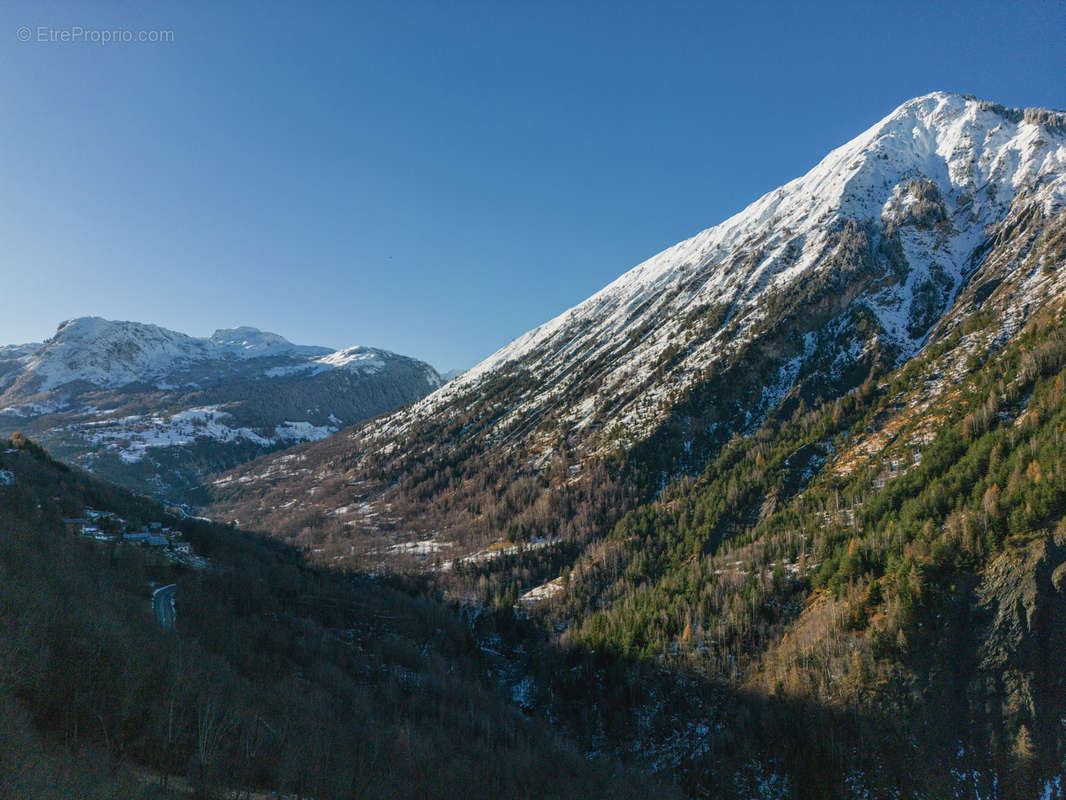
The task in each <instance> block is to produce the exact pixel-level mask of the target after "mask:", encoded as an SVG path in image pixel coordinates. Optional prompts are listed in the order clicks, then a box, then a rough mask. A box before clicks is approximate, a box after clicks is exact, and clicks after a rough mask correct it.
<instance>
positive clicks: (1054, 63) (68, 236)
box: [0, 2, 1066, 369]
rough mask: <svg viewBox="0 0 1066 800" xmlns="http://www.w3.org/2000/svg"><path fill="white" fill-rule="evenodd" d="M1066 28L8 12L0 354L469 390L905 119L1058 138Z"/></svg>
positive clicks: (153, 9) (384, 10) (330, 7)
mask: <svg viewBox="0 0 1066 800" xmlns="http://www.w3.org/2000/svg"><path fill="white" fill-rule="evenodd" d="M1064 8H1066V6H1064V5H1063V4H1062V3H1060V2H1040V3H1007V2H1003V3H986V2H966V3H954V4H952V3H948V4H942V3H929V2H922V3H884V2H879V3H869V4H864V3H852V2H849V3H838V4H820V5H811V4H807V3H795V2H787V3H758V2H756V3H747V2H745V3H735V2H730V3H721V4H712V3H687V4H676V5H674V4H669V3H660V2H656V3H651V2H648V3H615V2H610V3H608V2H601V3H584V2H564V3H551V2H548V3H545V2H535V3H534V2H525V3H502V2H494V3H411V2H388V3H384V2H383V3H376V4H362V5H353V4H347V3H346V4H335V5H334V4H326V3H305V4H301V5H297V4H295V3H293V4H288V5H283V4H281V3H267V2H257V3H248V4H244V5H241V4H229V3H219V2H213V3H193V2H189V3H185V2H183V3H166V4H164V3H159V4H153V3H133V2H128V3H121V4H117V3H116V4H111V5H108V4H106V3H94V4H91V5H90V4H87V3H70V4H59V3H43V4H42V3H25V4H17V3H5V4H4V5H3V7H2V8H0V58H2V64H0V67H2V68H0V107H2V109H3V124H2V125H0V259H2V260H0V265H2V266H0V276H2V277H0V289H2V292H3V300H4V302H3V311H2V312H0V342H3V343H9V342H21V341H27V340H40V339H43V338H46V337H48V336H50V335H51V334H52V333H53V332H54V330H55V326H56V324H57V323H58V322H59V321H60V320H62V319H66V318H69V317H72V316H80V315H86V314H96V315H100V316H104V317H108V318H112V319H134V320H139V321H145V322H155V323H158V324H161V325H164V326H166V327H170V328H174V329H177V330H182V331H186V332H188V333H192V334H195V335H208V334H210V333H211V332H212V331H213V330H214V329H215V328H218V327H231V326H235V325H240V324H245V325H254V326H256V327H260V328H263V329H266V330H273V331H276V332H278V333H281V334H283V335H285V336H287V337H288V338H290V339H292V340H294V341H297V342H300V343H307V344H324V345H330V346H335V347H339V346H344V345H349V344H369V345H375V346H379V347H385V348H388V349H391V350H396V351H398V352H401V353H406V354H410V355H415V356H418V357H421V358H425V359H427V360H428V361H430V362H431V363H433V364H434V365H435V366H437V367H439V368H441V369H448V368H453V367H468V366H472V365H473V364H474V363H476V362H477V361H479V360H480V359H481V358H483V357H484V356H486V355H488V354H489V353H491V352H492V351H494V350H495V349H497V348H498V347H500V346H502V345H504V344H506V343H507V342H508V341H509V340H511V339H512V338H514V337H515V336H517V335H519V334H521V333H523V332H524V331H526V330H527V329H529V328H532V327H534V326H536V325H538V324H540V323H541V322H543V321H545V320H547V319H549V318H550V317H552V316H554V315H556V314H558V313H559V312H561V311H563V310H565V309H566V308H568V307H569V306H571V305H573V304H575V303H577V302H580V301H581V300H583V299H584V298H585V297H587V296H588V295H590V294H592V293H593V292H595V291H596V290H597V289H599V288H601V287H602V286H603V285H605V284H606V283H608V282H609V281H611V280H612V279H614V278H615V277H617V276H618V275H619V274H621V273H622V272H624V271H625V270H627V269H628V268H630V267H631V266H633V265H635V264H637V263H638V262H640V261H642V260H643V259H645V258H647V257H648V256H650V255H652V254H654V253H656V252H658V251H659V250H661V249H663V248H665V247H667V246H669V245H671V244H672V243H674V242H675V241H677V240H680V239H682V238H685V237H687V236H690V235H692V234H694V233H696V232H698V231H700V230H702V229H703V228H706V227H708V226H710V225H713V224H715V223H717V222H719V221H721V220H722V219H724V218H725V217H727V216H728V215H730V214H732V213H734V212H736V211H738V210H740V209H741V208H743V207H744V206H745V205H747V204H748V203H749V202H751V201H752V200H754V199H755V198H756V197H758V196H759V195H760V194H762V193H763V192H766V191H768V190H770V189H773V188H774V187H776V186H778V185H780V184H781V183H784V182H785V181H787V180H789V179H791V178H794V177H796V176H797V175H800V174H802V173H803V172H805V171H806V170H807V169H809V168H810V167H811V166H813V165H814V164H815V163H816V162H817V161H818V160H819V159H820V158H821V157H822V156H823V155H824V154H825V153H826V152H827V151H828V150H830V149H831V148H833V147H835V146H837V145H839V144H842V143H843V142H845V141H847V140H848V139H850V138H852V137H853V136H855V135H857V134H858V133H859V132H861V131H862V130H863V129H865V128H866V127H868V126H869V125H871V124H873V123H874V122H876V121H877V120H878V119H880V118H881V117H883V116H885V115H886V114H888V113H889V112H890V111H892V109H893V108H895V107H896V106H897V105H899V104H900V103H902V102H904V101H906V100H907V99H909V98H911V97H914V96H916V95H920V94H924V93H926V92H929V91H933V90H936V89H944V90H949V91H958V92H965V93H971V94H976V95H979V96H982V97H986V98H988V99H991V100H995V101H997V102H1000V103H1004V104H1006V105H1012V106H1031V105H1039V106H1051V107H1057V108H1063V107H1066V48H1064V44H1063V42H1064V33H1066V12H1064ZM20 26H28V27H29V28H30V29H31V30H32V31H33V39H36V37H37V35H38V28H46V29H47V28H50V29H52V30H54V31H59V32H61V31H63V30H67V29H70V28H72V27H73V26H81V27H82V28H83V29H85V30H89V29H109V30H111V29H125V30H130V31H133V32H136V31H139V30H160V29H161V30H170V31H173V42H171V43H136V42H134V43H128V44H121V43H119V44H110V45H102V44H96V43H91V42H67V43H64V42H39V41H35V40H31V41H30V42H25V43H24V42H20V41H19V40H18V29H19V27H20Z"/></svg>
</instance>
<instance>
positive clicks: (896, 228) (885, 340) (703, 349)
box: [378, 92, 1066, 436]
mask: <svg viewBox="0 0 1066 800" xmlns="http://www.w3.org/2000/svg"><path fill="white" fill-rule="evenodd" d="M1064 120H1066V116H1064V115H1063V114H1061V113H1057V112H1049V111H1043V110H1027V111H1018V110H1012V109H1005V108H1002V107H1000V106H995V105H992V104H989V103H986V102H983V101H980V100H977V99H974V98H970V97H963V96H959V95H953V94H946V93H942V92H938V93H933V94H930V95H926V96H924V97H919V98H916V99H915V100H912V101H910V102H908V103H905V104H904V105H903V106H901V107H900V108H898V109H896V110H895V111H894V112H893V113H892V114H890V115H889V116H887V117H885V118H884V119H883V120H881V121H880V122H878V123H877V124H876V125H874V126H873V127H871V128H870V129H869V130H867V131H866V132H865V133H863V134H861V135H860V136H858V137H856V138H855V139H854V140H852V141H851V142H849V143H847V144H845V145H844V146H842V147H840V148H837V149H836V150H834V151H832V152H831V153H830V154H829V155H827V156H826V157H825V158H824V159H823V160H822V161H821V162H820V163H819V164H818V165H817V166H815V167H814V168H813V169H812V170H811V171H810V172H808V173H807V174H806V175H804V176H803V177H801V178H797V179H796V180H793V181H791V182H789V183H787V184H785V185H784V186H782V187H780V188H778V189H775V190H774V191H772V192H769V193H768V194H766V195H764V196H763V197H761V198H759V199H758V200H756V201H755V202H754V203H752V204H751V205H750V206H748V207H747V208H746V209H744V210H743V211H741V212H740V213H739V214H736V215H735V216H733V217H731V218H729V219H727V220H726V221H724V222H722V223H721V224H719V225H716V226H715V227H713V228H709V229H707V230H705V231H703V232H702V233H699V234H697V235H696V236H693V237H692V238H690V239H687V240H685V241H683V242H680V243H678V244H676V245H674V246H673V247H670V248H668V249H666V250H664V251H663V252H661V253H659V254H658V255H656V256H654V257H652V258H650V259H648V260H647V261H645V262H644V263H642V264H639V265H638V266H636V267H635V268H633V269H632V270H630V271H629V272H627V273H625V274H624V275H622V276H621V277H620V278H618V279H617V280H616V281H614V282H613V283H611V284H610V285H608V286H607V287H605V288H604V289H603V290H601V291H600V292H598V293H596V294H595V295H593V296H592V297H590V298H589V299H588V300H586V301H584V302H583V303H581V304H579V305H577V306H575V307H574V308H572V309H570V310H569V311H566V312H565V313H563V314H561V315H559V316H558V317H556V318H555V319H553V320H551V321H549V322H547V323H545V324H544V325H541V326H540V327H538V328H536V329H534V330H532V331H530V332H529V333H527V334H525V335H523V336H521V337H519V338H518V339H516V340H515V341H513V342H511V343H510V344H509V345H507V346H506V347H503V348H501V349H500V350H499V351H497V352H496V353H494V354H493V355H492V356H490V357H489V358H487V359H486V360H485V361H483V362H482V363H481V364H479V365H478V366H476V367H474V368H473V369H471V370H469V371H468V372H466V373H464V374H463V375H462V376H460V377H458V378H457V379H455V380H453V381H451V382H449V383H447V384H446V385H445V386H444V387H442V388H441V389H440V390H438V391H437V392H435V393H434V394H432V395H430V396H428V397H427V398H425V399H424V400H423V401H422V402H421V403H419V404H417V405H416V406H415V407H414V408H413V409H411V410H408V411H404V412H401V413H400V414H398V415H396V416H395V417H393V418H391V419H389V420H386V421H383V422H382V424H381V426H380V428H379V429H378V430H379V432H381V433H383V434H385V435H393V434H395V433H397V432H402V431H403V430H406V429H407V428H408V426H409V424H410V423H411V422H412V421H415V420H418V419H420V418H424V417H425V416H427V415H431V414H434V413H437V412H439V411H440V410H441V409H443V408H445V407H447V406H448V405H449V403H451V402H452V401H454V400H455V399H456V398H459V397H462V396H463V395H465V394H468V393H469V392H471V391H476V388H477V387H478V386H479V384H481V383H482V382H483V381H484V380H485V379H486V378H488V377H489V376H492V375H493V374H496V373H498V372H499V371H500V370H501V369H503V368H505V366H507V365H518V366H520V367H521V368H522V369H525V370H528V371H530V372H531V373H532V374H533V376H534V377H535V379H536V380H537V381H538V382H540V384H541V385H540V388H539V389H537V390H534V391H533V392H530V393H528V394H526V395H525V396H524V397H523V398H522V402H520V403H519V404H518V405H516V406H515V407H514V408H513V409H512V410H511V412H510V413H509V414H508V415H505V416H504V417H503V418H501V420H500V422H499V427H500V428H505V427H507V425H508V423H509V421H513V420H514V419H517V418H519V417H521V416H522V415H528V414H530V413H535V412H539V411H540V410H541V409H542V408H543V407H544V405H545V403H550V402H552V398H561V397H563V396H568V403H569V404H570V405H571V408H570V409H569V410H568V412H567V413H565V414H564V416H565V418H566V421H567V422H568V423H570V424H574V425H576V426H577V427H578V428H579V429H580V428H582V427H585V426H589V425H590V424H592V423H594V422H596V421H602V420H598V418H597V414H595V413H594V406H595V398H594V397H593V395H604V394H606V395H613V396H625V395H626V394H628V393H631V392H634V391H635V392H637V393H638V394H639V396H638V397H636V398H634V399H633V400H632V401H630V402H627V403H626V405H625V407H624V408H622V409H618V410H616V411H615V412H614V413H613V415H612V419H611V420H607V422H609V423H610V422H612V421H613V422H616V423H618V424H619V425H621V426H622V427H624V428H626V429H627V430H631V431H633V432H635V433H636V434H637V435H638V436H639V434H640V433H641V432H646V431H647V429H648V426H649V425H650V424H652V423H653V422H654V420H655V419H656V418H657V415H656V413H655V409H656V407H657V406H659V405H661V403H662V401H664V400H665V399H667V398H668V396H669V395H670V394H671V393H674V394H676V391H677V390H678V389H679V388H680V387H683V386H685V385H687V384H689V383H690V382H691V381H693V380H694V379H695V378H696V377H697V376H698V375H700V374H701V373H702V371H704V370H706V369H707V368H708V367H709V366H711V365H713V364H715V363H720V362H723V361H726V360H728V359H729V357H730V355H731V354H734V353H735V352H736V351H737V350H738V349H739V348H740V347H742V346H743V345H744V344H745V343H747V342H748V341H749V340H750V339H751V338H752V336H753V335H755V332H756V331H758V330H759V329H760V328H764V327H765V326H766V325H767V323H768V322H773V320H767V319H766V309H767V308H768V307H769V305H770V303H769V300H770V298H771V297H773V296H775V295H777V296H781V295H782V294H783V293H787V292H788V291H789V290H793V291H795V290H797V287H801V286H802V285H803V283H804V282H807V281H811V280H812V278H813V277H814V276H815V275H818V274H819V273H825V272H828V271H832V270H839V269H840V268H841V267H842V266H844V267H854V266H856V265H859V266H861V267H863V268H864V269H866V270H867V271H879V270H880V271H887V272H889V273H891V277H890V278H889V279H882V280H879V281H871V282H870V285H868V286H865V287H863V290H862V294H863V296H862V298H861V300H862V302H863V304H864V306H865V307H866V308H868V309H869V310H870V311H872V312H873V314H874V315H875V316H876V319H877V322H878V324H879V326H880V329H881V330H880V331H879V333H878V341H879V342H880V344H881V345H882V346H889V345H890V346H893V347H894V348H895V349H896V352H897V354H898V356H899V357H905V356H907V355H909V354H912V353H913V352H915V351H916V350H917V349H918V348H919V347H920V346H921V344H922V343H923V342H924V340H925V337H926V336H927V334H928V332H929V330H930V329H931V327H932V326H933V325H934V324H935V323H936V321H937V320H938V318H939V314H940V313H942V312H943V311H944V310H945V309H946V308H947V307H948V306H949V305H950V301H951V299H952V298H953V297H954V295H955V294H956V292H957V291H958V289H959V287H960V285H961V283H962V281H963V279H964V277H965V276H966V275H967V274H968V273H969V271H970V270H971V269H972V268H973V266H974V256H975V252H976V251H977V250H978V248H979V247H980V246H981V245H982V244H983V243H984V242H985V241H986V239H987V238H988V235H989V232H990V230H991V229H992V227H993V226H994V225H995V224H997V223H998V222H1000V221H1002V220H1003V219H1004V218H1005V217H1006V216H1007V214H1008V212H1009V211H1010V209H1011V208H1012V206H1014V205H1016V204H1018V205H1021V204H1024V205H1025V206H1026V207H1029V208H1034V209H1037V210H1038V211H1039V212H1040V213H1042V214H1045V215H1051V214H1053V213H1055V212H1056V210H1057V209H1060V208H1061V207H1062V206H1063V203H1064V199H1066V133H1064ZM849 223H852V228H851V229H850V230H851V231H852V234H853V235H852V236H851V239H855V238H857V237H859V236H860V235H861V237H862V238H863V239H864V240H865V241H864V242H861V243H857V242H855V241H849V240H848V237H847V236H846V235H845V234H847V232H848V230H849V229H848V224H849ZM859 249H861V250H862V252H850V251H851V250H859ZM864 261H869V262H870V263H864ZM847 262H851V263H847ZM849 299H851V298H849ZM701 309H707V310H713V311H717V312H718V315H717V316H716V315H715V314H711V316H714V317H715V320H714V321H715V325H714V326H713V329H710V330H702V331H699V332H697V334H696V335H690V332H689V331H686V325H689V326H691V324H692V320H691V318H690V315H692V314H693V312H698V311H699V310H701ZM727 323H732V324H731V325H730V324H727ZM801 333H803V334H818V333H819V332H818V331H811V330H805V331H802V332H801ZM817 344H818V341H816V338H808V340H807V341H806V342H805V345H806V350H807V351H808V352H807V353H806V355H810V351H811V350H812V349H813V348H814V347H815V346H816V345H817ZM868 345H869V343H864V344H863V346H864V347H866V346H868ZM668 348H681V350H682V352H681V354H680V355H676V356H674V357H673V358H668V359H666V360H668V361H672V362H675V363H671V364H670V366H669V370H668V371H669V373H670V376H671V377H670V379H669V380H660V381H658V382H657V383H656V384H655V385H648V382H647V380H646V379H647V376H648V374H649V373H650V372H651V371H653V370H654V369H655V368H656V367H657V366H658V365H659V364H661V363H662V362H663V355H664V353H666V352H667V351H668ZM792 355H793V356H795V357H798V358H800V359H801V360H802V359H803V357H804V352H803V350H799V351H797V352H795V353H794V354H792ZM845 355H847V354H845ZM850 355H851V356H854V355H855V354H854V353H851V354H850ZM600 361H602V362H603V365H602V369H601V371H600V372H599V373H598V374H597V375H596V381H595V384H587V385H582V386H578V385H577V375H578V373H583V370H582V367H583V366H584V365H586V364H588V363H590V362H594V363H598V362H600ZM799 366H800V365H799V364H798V363H796V364H792V365H791V367H789V369H791V370H792V371H793V373H795V372H796V370H797V369H798V367H799ZM586 377H587V376H586ZM779 377H780V381H779V385H777V386H775V387H769V388H771V389H772V391H771V392H770V394H772V395H773V396H775V397H779V396H780V394H781V393H783V392H784V391H787V390H788V388H789V387H790V386H791V385H792V383H793V381H794V380H795V378H796V375H795V374H789V373H788V371H787V370H786V371H785V372H783V373H782V374H781V375H780V376H779ZM575 391H577V392H578V393H580V394H581V395H582V397H583V399H584V402H583V403H581V402H575V398H574V397H573V394H574V393H575ZM768 399H773V398H768Z"/></svg>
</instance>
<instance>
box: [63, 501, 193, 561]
mask: <svg viewBox="0 0 1066 800" xmlns="http://www.w3.org/2000/svg"><path fill="white" fill-rule="evenodd" d="M63 524H64V525H66V526H67V529H68V530H69V531H70V532H71V533H76V534H78V535H79V536H86V537H88V538H90V539H95V540H96V541H100V542H111V541H122V542H125V543H127V544H133V545H140V546H141V547H147V548H158V549H160V550H161V551H164V552H166V553H171V554H175V555H185V556H192V548H191V547H190V545H189V543H188V542H187V541H185V539H184V538H183V537H182V535H181V532H180V531H174V530H171V529H170V528H168V527H166V526H165V525H164V524H163V523H162V522H149V523H148V524H147V525H144V526H140V525H131V524H130V523H128V522H127V521H126V520H124V519H122V518H121V517H119V516H116V515H115V514H114V513H113V512H111V511H97V510H95V509H92V508H86V509H85V511H84V512H83V516H81V517H71V518H69V519H64V520H63Z"/></svg>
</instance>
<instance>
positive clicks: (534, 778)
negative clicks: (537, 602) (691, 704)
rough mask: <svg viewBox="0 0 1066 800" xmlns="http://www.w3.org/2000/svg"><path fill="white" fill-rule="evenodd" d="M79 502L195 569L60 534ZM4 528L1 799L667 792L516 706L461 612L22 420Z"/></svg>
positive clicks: (0, 482) (6, 487) (3, 444)
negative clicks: (165, 495)
mask: <svg viewBox="0 0 1066 800" xmlns="http://www.w3.org/2000/svg"><path fill="white" fill-rule="evenodd" d="M85 508H91V509H94V510H99V511H103V510H106V511H108V512H112V513H114V514H116V515H119V516H121V517H122V518H124V519H125V520H128V521H130V522H134V523H139V524H142V525H143V524H147V523H149V522H150V521H152V520H165V521H166V522H167V523H168V524H170V525H174V526H175V527H178V528H180V530H181V531H182V532H183V535H184V536H185V537H186V538H187V540H188V541H189V542H190V543H191V544H192V547H193V549H194V551H195V553H196V554H197V555H198V556H199V557H201V558H203V559H206V561H207V566H206V567H204V568H201V569H198V568H194V567H189V566H182V565H180V564H178V563H175V562H174V561H172V560H168V559H166V558H163V557H161V556H160V555H159V554H158V553H156V552H153V551H152V550H149V549H144V548H142V547H140V546H137V545H132V544H128V543H124V542H119V541H113V540H112V541H106V540H100V539H98V538H93V537H86V536H79V535H76V534H74V533H71V532H69V530H68V527H69V526H67V525H64V522H63V520H64V518H70V517H74V516H78V515H80V514H81V513H82V512H83V510H84V509H85ZM0 529H2V530H3V532H4V534H3V536H2V537H0V796H3V797H5V798H12V800H14V798H23V799H24V798H31V797H32V798H46V797H54V798H64V800H65V799H66V798H71V797H79V798H92V797H98V798H105V797H106V798H119V797H121V798H131V797H146V798H147V797H153V798H161V797H192V796H197V797H202V796H207V797H231V796H234V795H232V794H231V792H234V791H238V792H248V791H251V790H258V791H261V792H271V793H274V792H282V793H286V794H290V795H291V794H292V793H295V794H297V795H299V796H301V797H316V798H348V797H368V798H370V797H381V798H386V797H389V798H391V797H419V798H423V797H441V798H451V797H455V796H469V797H479V796H508V797H538V798H539V797H575V796H583V797H604V796H618V797H646V796H649V795H656V796H665V797H669V796H670V789H669V788H668V787H666V786H658V785H653V784H651V783H649V782H647V781H646V780H645V779H644V778H642V777H639V776H637V775H636V774H634V773H632V772H625V771H623V770H622V769H621V768H620V767H619V766H618V765H617V762H616V761H614V760H613V759H611V758H610V757H607V756H605V757H603V758H600V759H593V760H589V759H586V758H584V757H582V755H581V754H579V753H577V752H575V751H574V750H573V749H572V748H571V746H570V745H567V744H565V743H563V742H562V741H561V740H560V739H559V738H557V737H555V736H554V735H553V733H552V732H551V731H550V730H549V729H548V727H547V726H546V725H545V724H544V722H543V721H542V720H541V719H538V718H535V717H530V716H528V715H526V714H524V713H522V712H521V711H520V710H519V709H518V708H516V707H514V706H513V705H512V704H511V703H510V702H509V699H508V698H507V697H506V696H504V695H503V694H501V692H500V690H499V688H498V686H497V685H496V683H495V682H494V681H493V680H491V678H490V672H489V668H488V665H487V663H486V661H485V656H484V654H483V653H482V651H480V650H479V649H478V648H477V647H476V646H475V644H474V640H473V638H472V636H471V633H470V629H469V627H468V626H467V625H466V624H465V623H464V622H463V621H462V619H461V618H460V617H459V616H458V615H457V614H456V613H455V612H454V611H453V610H452V609H450V608H448V607H446V606H443V605H441V604H440V603H438V602H436V601H434V600H433V599H431V598H429V597H426V596H417V595H414V594H412V593H411V592H410V591H409V590H407V589H405V588H404V587H403V586H402V585H400V584H394V583H392V582H389V581H385V580H373V579H370V578H367V577H359V576H354V575H349V574H344V573H339V572H329V571H325V570H321V569H315V568H311V567H309V566H307V565H306V564H305V563H304V560H303V558H302V556H300V555H299V554H298V553H297V552H296V551H294V550H292V549H291V548H289V547H286V546H284V545H280V544H278V543H276V542H270V541H266V540H263V539H261V538H259V537H256V536H252V535H250V534H245V533H242V532H240V531H237V530H234V529H232V528H226V527H219V526H215V525H211V524H209V523H206V522H202V521H199V520H193V519H177V518H173V517H170V516H169V515H168V514H167V513H166V512H165V511H164V509H163V508H162V507H161V506H159V505H158V504H156V503H155V502H153V501H150V500H147V499H144V498H139V497H137V496H134V495H131V494H129V493H127V492H126V491H125V490H122V489H119V488H117V487H114V486H110V485H108V484H106V483H104V482H102V481H100V480H99V479H97V478H95V477H92V476H90V475H88V474H87V473H84V472H82V471H80V470H77V469H73V468H70V467H67V466H65V465H62V464H60V463H58V462H56V461H54V460H52V459H51V458H50V457H49V456H48V455H47V454H46V453H45V452H44V451H42V450H41V449H40V448H39V447H38V446H37V445H35V444H34V443H33V442H31V441H29V440H26V439H25V438H24V437H16V438H15V440H13V441H0ZM171 583H174V584H177V599H176V610H177V619H176V625H175V627H174V628H173V629H167V628H164V627H163V626H161V625H160V624H159V623H158V622H157V621H156V619H155V617H154V616H153V613H152V605H151V589H152V587H158V586H162V585H164V584H171ZM240 796H246V795H243V794H242V795H240ZM271 796H273V794H271Z"/></svg>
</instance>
